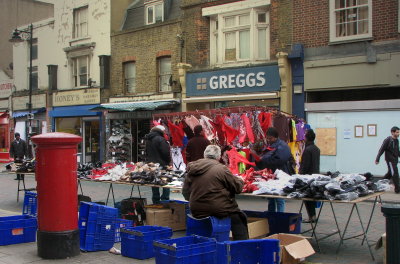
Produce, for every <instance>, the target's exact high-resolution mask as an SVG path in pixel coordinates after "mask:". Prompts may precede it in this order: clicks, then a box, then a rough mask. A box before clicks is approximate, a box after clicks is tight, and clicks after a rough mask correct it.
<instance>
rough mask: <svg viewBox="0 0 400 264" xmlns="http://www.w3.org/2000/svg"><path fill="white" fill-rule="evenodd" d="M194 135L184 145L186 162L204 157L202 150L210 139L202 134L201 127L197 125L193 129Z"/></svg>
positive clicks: (208, 143)
mask: <svg viewBox="0 0 400 264" xmlns="http://www.w3.org/2000/svg"><path fill="white" fill-rule="evenodd" d="M193 132H194V136H193V137H192V138H191V139H190V140H189V142H188V144H187V146H186V162H187V163H189V162H191V161H196V160H198V159H202V158H204V150H205V149H206V148H207V146H208V145H210V141H209V140H208V139H207V138H206V137H205V136H204V131H203V127H202V126H201V125H197V126H195V127H194V129H193Z"/></svg>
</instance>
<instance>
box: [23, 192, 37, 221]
mask: <svg viewBox="0 0 400 264" xmlns="http://www.w3.org/2000/svg"><path fill="white" fill-rule="evenodd" d="M22 214H24V215H30V216H37V193H35V192H25V197H24V206H23V208H22Z"/></svg>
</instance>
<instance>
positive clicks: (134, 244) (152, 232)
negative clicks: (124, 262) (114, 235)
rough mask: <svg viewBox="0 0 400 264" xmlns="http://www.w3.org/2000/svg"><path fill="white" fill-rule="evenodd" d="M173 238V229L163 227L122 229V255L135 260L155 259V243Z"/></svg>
mask: <svg viewBox="0 0 400 264" xmlns="http://www.w3.org/2000/svg"><path fill="white" fill-rule="evenodd" d="M171 236H172V229H171V228H169V227H163V226H136V227H129V228H122V229H121V254H122V256H125V257H130V258H135V259H148V258H152V257H154V247H153V241H154V240H158V239H167V238H170V237H171Z"/></svg>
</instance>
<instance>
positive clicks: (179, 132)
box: [168, 120, 185, 147]
mask: <svg viewBox="0 0 400 264" xmlns="http://www.w3.org/2000/svg"><path fill="white" fill-rule="evenodd" d="M168 127H169V131H170V135H171V137H172V146H178V147H183V136H184V134H185V132H184V131H183V125H181V124H179V125H175V124H173V123H172V122H171V121H169V120H168Z"/></svg>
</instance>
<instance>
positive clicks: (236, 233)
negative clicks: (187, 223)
mask: <svg viewBox="0 0 400 264" xmlns="http://www.w3.org/2000/svg"><path fill="white" fill-rule="evenodd" d="M220 157H221V149H220V147H218V146H216V145H209V146H207V148H206V149H205V151H204V158H203V159H199V160H197V161H194V162H191V163H189V164H188V167H187V168H186V171H187V176H186V178H185V183H184V185H183V190H182V193H183V196H184V197H185V199H186V200H188V201H189V206H190V211H191V213H192V215H193V216H194V217H196V218H204V217H208V216H215V217H218V218H224V217H230V218H231V231H232V236H233V239H234V240H244V239H248V238H249V235H248V230H247V219H246V216H245V215H244V214H243V213H242V212H241V211H240V209H239V206H238V204H237V203H236V200H235V194H239V193H241V192H242V188H243V180H242V179H241V178H239V177H236V176H234V175H233V174H232V173H231V172H230V171H229V169H228V168H227V167H226V166H225V165H223V164H221V163H220V162H219V159H220Z"/></svg>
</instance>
